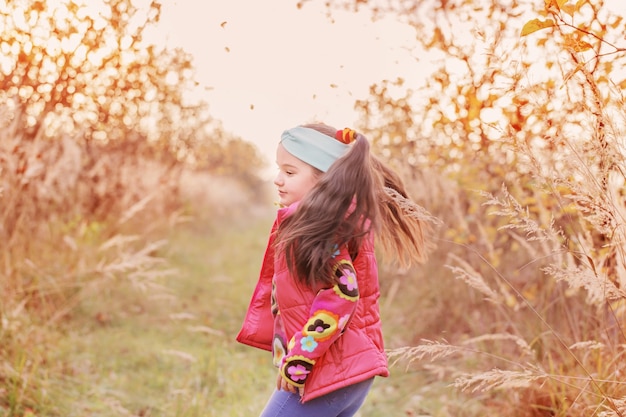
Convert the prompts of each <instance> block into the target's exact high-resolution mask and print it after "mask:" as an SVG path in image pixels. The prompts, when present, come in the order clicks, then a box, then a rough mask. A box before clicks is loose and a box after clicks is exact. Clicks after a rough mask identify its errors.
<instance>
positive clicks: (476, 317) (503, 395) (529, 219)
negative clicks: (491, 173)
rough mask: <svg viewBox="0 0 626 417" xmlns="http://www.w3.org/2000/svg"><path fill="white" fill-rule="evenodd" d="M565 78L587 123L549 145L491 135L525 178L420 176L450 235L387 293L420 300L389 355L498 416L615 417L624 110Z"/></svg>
mask: <svg viewBox="0 0 626 417" xmlns="http://www.w3.org/2000/svg"><path fill="white" fill-rule="evenodd" d="M564 83H565V86H564V88H563V90H565V92H564V93H563V94H565V95H567V99H568V100H572V99H573V97H576V98H579V99H580V100H581V103H579V106H584V108H583V114H584V115H585V118H586V120H580V119H578V120H567V116H564V119H563V120H560V121H558V122H557V123H559V125H560V126H561V130H558V129H557V130H556V131H554V129H552V130H551V131H550V134H549V135H548V134H545V135H541V138H540V140H542V141H545V142H547V143H548V145H546V146H537V140H533V138H529V137H528V136H524V137H521V136H520V135H519V134H518V132H515V131H510V132H509V131H507V130H503V131H501V132H500V135H501V136H500V137H501V139H502V140H503V142H505V143H506V146H507V147H508V149H509V150H510V151H511V152H513V153H515V155H516V157H517V159H516V160H518V161H519V164H520V165H518V166H516V167H515V171H514V172H516V173H522V172H524V173H527V174H528V175H520V176H519V177H518V181H507V180H503V182H505V183H506V185H505V186H503V187H502V189H501V190H500V191H499V192H494V193H485V192H476V193H474V194H471V193H466V192H465V191H466V190H463V189H461V188H460V187H459V186H458V185H457V184H455V183H453V182H450V181H445V180H439V181H440V183H437V182H435V181H433V179H436V178H437V175H429V174H425V175H424V176H423V178H422V177H416V182H415V184H414V185H415V186H416V191H417V192H416V194H418V195H421V196H422V197H423V198H424V199H425V201H426V203H425V204H426V206H427V207H428V208H429V209H430V210H431V211H432V212H433V213H434V214H435V215H437V216H441V217H442V218H443V220H444V222H445V223H446V225H447V227H448V228H447V231H446V230H444V233H442V236H441V240H440V241H439V249H438V252H437V253H436V254H435V256H434V257H433V261H432V262H431V263H430V264H429V265H427V266H426V268H424V270H421V271H418V274H420V275H426V277H423V278H420V282H423V283H424V285H422V286H421V287H420V288H419V289H415V290H413V291H410V290H407V291H405V294H400V295H396V298H397V299H399V300H402V302H407V299H408V298H409V297H413V298H416V297H419V298H420V301H421V308H419V309H412V310H413V311H415V313H412V312H411V313H408V314H407V317H405V320H406V321H408V322H410V323H418V324H417V325H414V333H411V337H412V339H411V338H408V339H405V340H394V341H393V345H394V346H392V349H391V350H390V357H391V358H392V361H393V363H395V364H396V365H400V364H408V365H410V366H415V365H421V366H422V367H423V369H426V370H428V371H430V372H432V374H433V375H434V376H435V377H437V378H440V379H442V380H446V381H450V383H451V385H452V386H454V387H456V388H458V389H459V390H461V391H462V392H464V393H466V394H467V395H468V396H476V397H480V398H481V401H482V402H483V404H484V405H485V407H486V408H487V409H489V410H492V412H494V413H500V414H501V415H510V416H523V417H531V416H533V417H534V416H602V417H609V416H610V417H618V416H619V417H623V416H626V406H625V405H626V382H625V381H626V378H625V375H626V246H625V244H626V148H625V145H626V143H625V138H626V136H625V132H626V111H625V109H626V106H625V105H624V97H623V92H622V91H619V90H618V89H615V90H612V91H608V92H607V91H604V92H602V94H600V91H599V90H598V87H597V85H596V84H595V82H594V80H593V77H592V76H590V74H587V73H585V71H584V70H583V71H580V72H579V73H578V74H575V75H574V76H572V77H571V78H570V79H568V80H566V81H565V82H564ZM516 93H520V92H516ZM522 93H523V92H522ZM532 95H533V94H532V93H530V96H531V97H530V98H531V100H529V102H530V103H536V105H537V106H538V107H539V106H540V105H542V104H545V103H543V102H542V101H541V100H538V97H536V96H535V97H532ZM532 99H534V100H532ZM549 99H550V100H551V104H554V103H555V102H557V101H558V100H559V99H563V97H560V98H557V97H554V96H552V97H549ZM555 106H558V105H555ZM579 109H580V107H579ZM528 111H529V112H530V113H531V114H532V110H531V109H529V110H528ZM555 114H557V115H558V113H555ZM579 114H580V113H579ZM551 116H552V115H550V114H548V115H545V117H546V120H548V119H550V117H551ZM550 122H551V123H552V122H555V120H550ZM544 133H545V132H544ZM538 140H539V139H538ZM550 144H551V145H554V146H550ZM555 148H556V149H558V150H559V151H558V152H554V151H553V150H554V149H555ZM512 172H513V171H512ZM509 178H510V177H509ZM524 178H525V179H526V180H527V181H530V182H529V183H522V182H519V179H522V181H523V179H524ZM429 202H432V203H433V204H429ZM439 262H440V263H441V264H442V265H444V266H445V267H446V269H447V272H446V271H444V270H442V268H440V267H439V266H438V265H437V263H439ZM401 279H403V280H405V283H406V279H407V278H401ZM454 280H457V283H463V285H461V286H459V285H458V284H455V283H454ZM428 281H430V282H428ZM407 288H410V286H408V285H407ZM467 288H470V289H471V290H469V291H468V289H467ZM444 289H445V290H444ZM402 297H404V298H402ZM420 315H421V316H420ZM417 317H419V318H421V320H418V319H417ZM442 333H443V335H444V336H445V338H442ZM420 338H422V340H421V341H418V340H417V339H420ZM401 345H404V346H401ZM427 360H428V361H427ZM493 410H495V411H493Z"/></svg>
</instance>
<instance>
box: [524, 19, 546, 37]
mask: <svg viewBox="0 0 626 417" xmlns="http://www.w3.org/2000/svg"><path fill="white" fill-rule="evenodd" d="M553 26H554V20H552V19H548V20H546V21H542V20H539V19H533V20H529V21H528V22H526V24H525V25H524V27H523V28H522V33H521V34H520V36H526V35H530V34H531V33H534V32H536V31H538V30H541V29H546V28H551V27H553Z"/></svg>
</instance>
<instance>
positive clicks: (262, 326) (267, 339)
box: [237, 220, 277, 350]
mask: <svg viewBox="0 0 626 417" xmlns="http://www.w3.org/2000/svg"><path fill="white" fill-rule="evenodd" d="M276 228H277V221H276V220H275V221H274V224H273V225H272V230H271V233H270V237H269V239H268V243H267V247H266V249H265V255H264V256H263V264H262V266H261V272H260V274H259V280H258V281H257V284H256V287H255V289H254V293H253V294H252V298H251V300H250V304H249V306H248V310H247V312H246V316H245V318H244V322H243V324H242V327H241V330H240V331H239V333H238V334H237V341H238V342H240V343H243V344H246V345H250V346H253V347H257V348H259V349H264V350H272V335H273V322H274V320H273V317H272V310H271V308H272V307H271V303H272V300H271V294H272V277H273V276H274V236H275V231H276Z"/></svg>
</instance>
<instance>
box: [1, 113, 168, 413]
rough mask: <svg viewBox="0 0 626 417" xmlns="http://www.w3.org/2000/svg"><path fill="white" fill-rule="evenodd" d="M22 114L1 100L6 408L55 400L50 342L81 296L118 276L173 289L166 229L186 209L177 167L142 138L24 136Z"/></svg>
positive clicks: (125, 281) (99, 291)
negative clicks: (157, 156)
mask: <svg viewBox="0 0 626 417" xmlns="http://www.w3.org/2000/svg"><path fill="white" fill-rule="evenodd" d="M19 118H20V113H19V110H18V109H16V108H12V107H10V106H6V105H5V106H3V107H1V108H0V122H1V123H2V125H1V126H0V242H1V244H0V245H1V247H2V250H1V255H0V294H1V297H0V411H2V413H0V414H3V415H4V414H5V413H8V414H7V415H22V414H23V413H24V410H25V409H26V408H28V407H30V408H31V409H36V407H37V406H41V405H42V404H45V403H46V402H48V401H50V400H51V399H50V398H47V397H46V390H45V383H46V379H47V377H48V376H49V375H48V374H47V370H46V366H45V364H46V356H47V353H46V352H47V350H49V349H52V346H53V343H52V342H53V340H52V339H53V338H54V335H55V329H56V330H59V329H61V328H62V327H63V325H64V321H65V319H66V318H67V317H68V316H71V314H72V311H73V309H74V307H76V306H77V305H78V304H79V303H80V302H82V301H84V300H86V299H89V297H95V296H98V297H103V296H106V294H107V293H108V292H109V290H110V289H112V288H115V286H118V285H132V286H133V287H135V288H136V289H137V290H140V291H148V290H149V291H166V289H164V288H163V287H162V286H161V280H162V278H163V277H164V276H165V275H168V274H170V273H171V271H170V270H169V269H168V268H167V266H166V265H165V264H164V262H163V259H162V258H161V257H160V256H159V251H160V248H161V247H162V246H163V244H164V241H163V240H160V239H159V236H162V235H163V233H162V232H163V230H162V229H163V228H164V227H167V226H168V222H169V223H170V224H174V223H176V222H177V221H179V220H180V217H181V210H180V202H179V199H178V171H177V168H172V167H171V166H170V167H168V166H166V165H165V164H162V163H158V162H155V161H154V159H153V158H149V157H148V156H147V155H146V154H145V153H144V151H145V149H144V148H142V147H140V146H139V143H140V142H139V141H132V140H128V141H127V142H125V143H122V144H99V143H93V142H82V141H81V138H80V137H70V136H67V135H66V136H63V137H45V136H44V135H38V136H37V137H35V138H34V139H33V140H26V139H24V138H23V137H22V135H21V134H20V131H19V129H18V125H19V124H18V121H19ZM154 219H165V220H164V221H158V222H154ZM137 231H141V232H137Z"/></svg>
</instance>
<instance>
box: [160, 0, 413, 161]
mask: <svg viewBox="0 0 626 417" xmlns="http://www.w3.org/2000/svg"><path fill="white" fill-rule="evenodd" d="M163 3H164V5H163V9H162V16H161V23H160V29H159V31H160V30H161V28H162V30H163V32H162V33H161V35H164V36H166V42H167V44H168V45H169V46H182V47H183V48H184V49H185V50H186V51H188V52H190V53H191V54H193V56H194V62H195V65H196V68H197V74H196V79H197V80H198V81H199V82H200V83H201V85H204V86H207V87H209V89H207V90H204V91H201V94H202V98H203V99H204V100H205V101H207V102H208V103H209V109H210V112H211V114H212V116H213V117H215V118H217V119H221V120H222V121H223V125H224V128H225V129H226V130H227V131H229V132H232V133H234V134H236V135H238V136H240V137H242V138H243V139H245V140H247V141H250V142H252V143H254V144H256V145H257V146H258V148H259V150H260V151H261V153H262V154H263V155H264V156H265V157H266V158H267V161H268V163H269V164H270V166H271V167H273V164H274V158H275V149H276V144H277V143H278V140H279V136H280V133H281V132H282V131H283V130H285V129H287V128H290V127H293V126H296V125H298V124H301V123H305V122H310V121H314V120H316V121H323V122H326V123H328V124H330V125H333V126H335V127H337V128H344V127H350V126H352V125H353V123H354V122H355V121H356V114H355V112H354V110H353V106H354V101H355V100H357V99H362V98H365V97H367V96H368V95H369V94H368V89H369V86H370V85H371V84H373V83H376V82H379V81H380V80H382V79H395V78H396V77H398V76H399V75H403V76H405V77H406V76H407V75H409V74H410V77H412V78H414V79H415V80H416V81H417V80H419V79H423V78H424V77H423V75H420V71H423V69H421V68H420V67H419V66H418V63H417V62H416V60H415V59H414V58H412V57H411V56H410V55H409V53H408V51H407V49H406V48H407V47H408V46H414V45H415V44H416V43H415V41H414V40H411V38H413V39H414V36H415V34H414V31H413V29H411V28H409V27H407V26H401V25H398V24H397V23H394V22H391V21H381V22H377V23H373V22H371V20H370V18H369V16H366V15H364V14H355V13H353V12H333V16H332V19H334V23H332V21H331V18H330V17H328V16H327V13H326V9H325V7H324V5H323V2H310V3H306V4H305V5H304V7H302V8H301V9H298V8H297V7H296V4H297V1H296V0H271V1H259V0H231V1H228V2H227V1H217V0H211V1H207V2H199V1H197V0H165V1H163ZM224 22H226V23H224ZM251 106H253V108H251Z"/></svg>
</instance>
